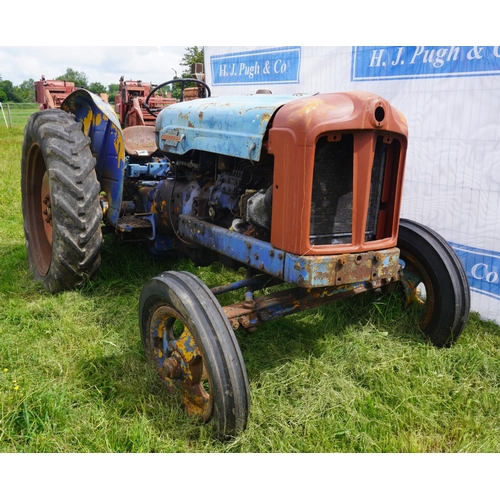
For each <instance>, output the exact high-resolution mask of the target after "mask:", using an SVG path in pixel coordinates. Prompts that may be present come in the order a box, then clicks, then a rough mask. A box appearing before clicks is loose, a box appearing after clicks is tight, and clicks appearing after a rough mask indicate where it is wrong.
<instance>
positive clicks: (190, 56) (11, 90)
mask: <svg viewBox="0 0 500 500" xmlns="http://www.w3.org/2000/svg"><path fill="white" fill-rule="evenodd" d="M203 56H204V53H203V47H198V46H194V47H187V48H186V52H185V54H184V56H183V58H182V60H181V62H180V65H181V66H183V67H184V68H185V71H183V73H182V75H181V78H189V77H190V76H191V65H192V64H193V63H203ZM55 80H60V81H67V82H73V83H74V84H75V86H76V87H80V88H84V89H87V90H89V91H90V92H92V93H94V94H97V95H99V94H108V96H109V97H108V99H109V102H114V100H115V97H116V95H117V94H118V92H119V90H120V85H119V83H110V84H109V85H107V86H106V85H103V84H102V83H100V82H92V83H89V79H88V77H87V75H86V74H85V73H84V72H83V71H76V70H74V69H73V68H67V70H66V73H64V74H63V75H60V76H58V77H57V78H55ZM171 90H172V95H173V97H178V96H176V94H177V93H179V94H180V89H177V88H176V87H175V86H174V88H173V89H171ZM0 102H12V103H16V102H27V103H34V102H36V99H35V80H33V78H30V79H29V80H25V81H24V82H22V83H21V84H20V85H13V84H12V82H11V81H10V80H3V79H2V75H0Z"/></svg>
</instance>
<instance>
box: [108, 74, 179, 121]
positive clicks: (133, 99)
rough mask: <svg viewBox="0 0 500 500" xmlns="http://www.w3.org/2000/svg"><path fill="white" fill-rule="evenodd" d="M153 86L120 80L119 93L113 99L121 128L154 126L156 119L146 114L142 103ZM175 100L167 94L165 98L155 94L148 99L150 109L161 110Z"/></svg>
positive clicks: (136, 81)
mask: <svg viewBox="0 0 500 500" xmlns="http://www.w3.org/2000/svg"><path fill="white" fill-rule="evenodd" d="M153 87H154V85H151V84H149V83H144V82H142V81H141V80H125V79H124V78H123V76H122V77H121V78H120V92H119V94H118V95H117V96H116V98H115V112H116V113H118V115H119V117H120V125H121V126H122V128H126V127H132V126H136V125H151V126H154V124H155V120H156V117H155V116H153V115H151V114H150V113H148V112H146V108H145V107H144V102H145V100H146V97H147V96H148V94H149V93H150V92H151V89H152V88H153ZM176 102H177V99H175V98H173V97H171V96H170V94H169V93H167V95H166V96H164V95H158V94H155V95H153V96H152V97H151V98H150V99H149V103H150V105H151V107H153V108H155V109H160V110H161V109H163V108H165V107H167V106H170V104H174V103H176Z"/></svg>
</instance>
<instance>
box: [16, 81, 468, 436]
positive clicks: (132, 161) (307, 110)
mask: <svg viewBox="0 0 500 500" xmlns="http://www.w3.org/2000/svg"><path fill="white" fill-rule="evenodd" d="M177 81H178V80H177ZM171 83H173V82H172V81H169V82H165V83H164V84H162V86H164V85H168V84H171ZM200 85H202V86H203V88H204V89H205V92H206V95H207V98H204V99H196V100H191V101H188V102H179V103H177V104H173V105H171V106H169V107H167V108H165V109H163V110H161V111H160V112H159V113H158V110H155V109H154V108H152V107H149V100H150V99H151V96H152V95H153V94H154V92H155V91H156V90H157V88H155V89H152V90H151V92H150V94H149V96H148V98H147V99H146V101H145V104H146V106H147V108H148V109H149V111H150V112H151V113H152V114H157V113H158V116H157V118H156V122H155V127H154V128H153V127H147V126H144V127H140V126H139V127H127V128H125V129H122V128H121V126H120V123H119V122H118V120H117V118H116V116H115V114H114V113H113V110H112V109H111V108H110V107H109V106H108V105H107V104H106V103H104V102H103V101H102V100H101V99H100V98H99V97H97V96H95V95H92V94H91V93H89V92H87V91H85V90H78V91H76V92H73V93H72V94H71V95H69V96H68V97H67V99H66V100H65V101H64V103H63V105H62V108H61V109H59V110H47V111H41V112H38V113H35V114H34V115H33V116H32V117H31V118H30V120H29V122H28V125H27V127H26V132H25V138H24V143H23V151H22V163H21V170H22V181H21V187H22V200H23V201H22V204H23V212H24V229H25V234H26V244H27V249H28V256H29V264H30V267H31V269H32V270H33V272H34V275H35V279H37V280H39V281H41V282H42V283H43V285H44V286H45V288H46V289H47V290H49V291H51V292H58V291H60V290H64V289H71V288H73V287H75V286H78V285H79V284H80V283H82V282H84V281H85V280H87V279H89V278H90V277H92V276H93V275H94V273H95V272H96V271H97V269H98V267H99V264H100V246H101V241H102V238H103V236H102V235H103V233H109V232H112V233H115V234H116V235H118V236H120V237H121V238H123V239H124V240H128V241H134V242H139V241H142V242H143V243H144V245H145V246H147V247H148V248H149V250H150V251H151V252H153V253H154V254H156V255H161V254H164V253H168V252H171V251H180V252H182V253H184V254H186V255H187V256H189V257H190V258H191V259H192V260H193V261H194V262H195V263H196V264H197V265H208V264H210V263H212V262H214V261H217V260H219V261H221V262H222V263H223V264H224V265H227V266H231V267H234V268H244V269H246V277H245V278H242V279H241V280H240V281H237V282H235V283H231V284H221V285H220V286H217V287H216V288H212V289H209V288H208V287H207V286H206V285H205V284H204V283H203V282H202V281H201V280H200V279H199V278H197V277H196V276H194V275H192V274H190V273H188V272H177V271H175V272H174V271H168V270H167V271H165V272H163V273H161V274H160V275H158V276H156V277H153V278H152V279H149V281H147V283H146V284H145V285H144V287H143V289H142V291H141V294H140V301H139V323H140V331H141V335H142V340H143V345H144V348H145V351H146V354H147V357H148V358H149V359H150V361H151V362H152V363H153V364H154V366H155V367H156V370H157V372H158V374H159V376H160V377H161V379H162V380H163V381H164V383H165V385H166V386H167V387H168V388H169V389H171V390H173V391H178V392H179V393H180V394H181V397H182V398H183V403H184V406H185V408H186V410H187V413H188V414H189V415H193V416H197V417H199V418H200V419H201V420H202V421H204V422H208V421H212V422H213V423H214V424H215V432H216V433H217V435H219V436H221V437H224V436H232V435H235V434H237V433H239V432H241V431H243V430H244V429H245V426H246V424H247V419H248V416H249V401H250V399H249V389H248V380H247V375H246V370H245V365H244V362H243V358H242V354H241V352H240V348H239V346H238V342H237V340H236V336H235V334H234V330H237V329H239V328H241V329H245V330H247V331H252V330H254V329H255V328H256V327H257V326H258V325H259V324H260V323H262V322H265V321H269V320H272V319H275V318H281V317H283V316H285V315H288V314H291V313H294V312H296V311H302V310H305V309H308V308H312V307H315V306H318V305H321V304H325V303H327V302H329V301H333V300H336V299H341V298H344V297H350V296H353V295H355V294H359V293H362V292H368V291H386V292H387V293H398V294H401V296H402V297H404V298H405V300H406V302H407V304H408V305H412V306H414V307H416V308H417V311H418V313H419V325H420V328H421V330H422V332H423V334H424V335H425V336H426V337H427V338H428V339H430V341H431V342H432V343H433V344H434V345H436V346H449V345H451V344H452V343H453V342H454V341H455V340H456V339H457V338H458V336H459V335H460V334H461V332H462V330H463V329H464V326H465V324H466V321H467V318H468V314H469V307H470V305H469V304H470V292H469V285H468V282H467V277H466V274H465V272H464V268H463V266H462V264H461V262H460V260H459V259H458V258H457V256H456V254H455V253H454V252H453V250H452V249H451V247H450V246H449V245H448V244H447V243H446V241H445V240H444V239H443V238H442V237H440V236H439V235H438V234H436V233H435V232H434V231H433V230H431V229H429V228H427V227H424V226H423V225H421V224H419V223H416V222H412V221H410V220H400V207H401V192H402V187H403V171H404V165H405V156H406V149H407V124H406V121H405V118H404V117H403V116H402V114H401V113H400V112H399V111H397V110H396V109H395V108H393V107H392V106H391V105H390V104H389V103H388V102H387V101H386V100H385V99H383V98H381V97H379V96H377V95H374V94H371V93H367V92H341V93H326V94H314V95H311V94H308V95H298V94H297V95H273V94H271V93H269V92H266V91H263V92H257V93H256V94H254V95H246V96H234V97H210V91H209V89H208V87H207V86H206V84H204V83H203V84H201V83H200ZM160 87H161V86H160ZM279 284H285V286H283V287H278V288H273V289H272V290H267V288H268V287H270V286H276V285H279ZM233 290H241V292H242V296H241V299H242V300H241V302H238V303H235V304H232V305H229V306H224V307H222V306H221V305H220V303H219V301H218V300H217V295H218V294H221V293H225V292H228V291H233ZM264 290H265V293H262V292H261V291H264ZM276 290H278V291H276Z"/></svg>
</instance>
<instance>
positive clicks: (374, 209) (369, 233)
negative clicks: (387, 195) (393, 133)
mask: <svg viewBox="0 0 500 500" xmlns="http://www.w3.org/2000/svg"><path fill="white" fill-rule="evenodd" d="M387 148H388V145H387V144H386V143H384V142H383V138H382V137H380V136H379V137H378V138H377V146H376V148H375V157H374V158H373V166H372V180H371V184H370V202H369V205H368V217H367V219H366V232H365V241H371V240H374V239H375V237H376V234H377V223H378V218H379V213H380V203H381V196H382V186H383V182H384V173H385V164H386V158H387Z"/></svg>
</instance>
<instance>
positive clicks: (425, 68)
mask: <svg viewBox="0 0 500 500" xmlns="http://www.w3.org/2000/svg"><path fill="white" fill-rule="evenodd" d="M499 74H500V47H499V46H416V47H400V46H391V47H381V46H369V47H368V46H363V47H359V46H358V47H353V49H352V71H351V81H368V80H397V79H411V78H446V77H457V76H486V75H499Z"/></svg>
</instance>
